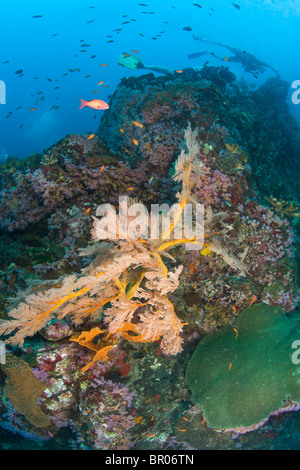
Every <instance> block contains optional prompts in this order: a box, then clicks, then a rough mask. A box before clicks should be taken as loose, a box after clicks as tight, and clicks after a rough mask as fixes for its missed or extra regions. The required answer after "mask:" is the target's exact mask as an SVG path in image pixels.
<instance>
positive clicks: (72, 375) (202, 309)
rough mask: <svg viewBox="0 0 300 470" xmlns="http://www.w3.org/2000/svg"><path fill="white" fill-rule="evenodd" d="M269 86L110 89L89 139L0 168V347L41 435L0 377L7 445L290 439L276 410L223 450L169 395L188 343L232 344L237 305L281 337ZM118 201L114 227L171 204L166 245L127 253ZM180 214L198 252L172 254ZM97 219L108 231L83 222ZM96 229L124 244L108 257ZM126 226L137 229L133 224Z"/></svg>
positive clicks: (282, 136) (279, 238)
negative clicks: (16, 441) (275, 323)
mask: <svg viewBox="0 0 300 470" xmlns="http://www.w3.org/2000/svg"><path fill="white" fill-rule="evenodd" d="M270 84H271V85H272V91H270V89H269V88H268V86H267V84H266V85H265V86H262V87H261V88H260V89H258V90H257V91H250V89H249V88H247V87H246V86H244V85H245V84H244V85H243V84H239V83H238V82H236V81H235V77H234V75H233V74H231V73H230V72H229V70H228V69H227V68H226V67H203V69H202V70H201V71H200V72H195V71H193V70H185V71H184V73H182V74H173V75H168V76H164V77H159V78H155V77H154V76H153V75H152V74H149V75H144V76H141V77H139V78H134V77H131V78H128V79H123V80H122V81H121V83H120V85H119V86H118V87H117V89H116V91H115V93H114V94H113V96H112V98H111V100H110V108H109V110H107V111H106V112H105V114H104V115H103V118H102V120H101V123H100V126H99V131H98V136H95V137H94V138H92V139H88V134H86V135H85V134H83V135H68V136H66V137H65V138H64V139H62V140H61V141H60V142H58V143H57V144H55V145H53V146H52V147H51V148H50V149H48V150H47V151H45V152H44V154H43V155H34V156H32V157H29V158H27V159H25V160H22V161H19V160H18V159H15V158H8V159H6V160H5V162H4V163H3V164H2V165H1V167H0V208H1V211H0V229H1V232H0V242H1V247H0V261H1V271H0V286H1V294H0V309H1V311H0V317H1V324H2V331H3V332H4V331H5V332H6V333H9V337H8V338H7V340H8V341H7V348H8V351H12V352H13V353H14V354H15V353H16V354H17V355H18V356H19V357H18V360H20V361H23V362H26V363H27V371H28V374H29V369H31V370H32V371H33V373H34V375H35V377H36V379H37V380H38V381H39V382H42V387H40V386H39V387H40V388H39V390H41V393H42V397H41V403H42V404H41V405H40V406H41V410H42V412H43V413H44V414H45V417H46V418H45V419H47V420H50V422H51V427H49V428H48V427H45V428H37V427H36V426H33V424H31V423H30V422H29V421H28V419H26V413H25V410H24V409H21V408H19V410H18V409H16V408H14V406H13V403H12V401H10V400H9V397H8V396H7V395H6V394H5V391H4V387H5V381H7V380H8V378H7V377H8V376H6V374H4V372H2V373H1V375H0V380H1V383H2V384H3V386H4V387H3V388H2V391H1V395H0V396H1V400H0V414H1V418H2V422H1V423H2V427H3V428H4V429H6V430H8V431H12V432H15V433H18V434H19V435H20V436H24V437H25V438H26V439H30V440H39V439H47V440H48V441H47V442H49V440H50V441H52V442H53V446H55V445H56V446H57V447H58V448H61V447H64V448H66V447H67V448H74V449H78V448H82V449H116V450H117V449H141V448H143V449H155V448H157V449H187V448H269V447H270V446H271V445H273V444H272V442H273V439H275V441H274V442H275V444H274V445H277V444H276V442H277V440H276V432H279V434H280V433H281V435H284V433H288V432H289V431H288V429H290V428H291V427H292V426H293V425H295V426H296V424H293V423H295V422H296V421H295V419H297V418H294V416H295V413H293V412H292V411H293V410H294V409H295V406H297V405H295V404H291V403H290V404H288V403H287V404H286V406H285V405H284V408H283V411H286V413H279V412H280V411H281V408H280V404H278V403H277V402H276V406H275V405H274V406H273V405H272V406H270V407H269V408H270V413H269V409H268V410H267V412H266V413H265V412H264V413H262V414H261V415H260V416H257V417H256V416H255V418H253V426H252V425H250V427H249V428H248V427H247V428H246V429H247V430H248V431H250V430H252V432H249V433H248V434H246V435H242V434H241V433H242V432H244V429H240V430H239V434H236V435H235V437H234V440H232V438H231V434H230V433H218V432H216V431H214V430H213V429H212V428H211V427H209V426H210V425H212V421H211V420H210V419H208V417H207V416H206V414H205V416H203V413H202V411H201V410H200V409H199V408H197V407H196V406H194V405H193V403H192V402H191V400H190V392H189V389H188V387H187V384H186V383H185V379H184V369H185V366H186V364H187V363H188V361H189V358H190V356H191V354H192V352H193V350H194V348H195V347H196V344H197V343H198V342H199V340H201V341H200V345H199V347H200V346H201V344H205V343H203V342H204V341H205V340H206V338H207V340H206V341H209V339H208V338H210V333H211V332H216V330H218V329H219V328H220V327H222V329H221V330H220V331H223V328H227V330H228V331H229V332H230V333H231V335H233V339H234V340H235V337H236V332H235V331H234V328H235V330H237V331H238V332H239V335H240V334H241V332H240V331H239V327H238V325H239V323H236V322H239V321H240V320H239V319H240V315H243V311H245V309H246V308H247V307H248V306H249V305H251V307H250V311H253V309H254V310H255V308H256V306H255V304H257V303H262V302H264V303H265V304H267V305H266V309H268V308H269V307H270V308H271V307H272V309H279V307H281V308H282V309H283V310H284V311H285V312H287V314H288V315H286V314H284V313H282V314H281V315H282V316H281V319H282V325H283V327H282V330H283V329H284V325H286V324H287V323H286V322H289V321H290V320H289V318H288V317H291V321H292V320H293V319H294V311H295V309H296V308H297V302H298V301H299V289H298V275H299V274H298V272H297V269H298V266H297V262H299V253H298V252H297V245H296V242H297V230H298V235H299V225H297V221H298V218H297V212H298V209H297V206H298V203H299V191H298V189H299V186H297V185H298V180H299V178H297V174H298V173H297V172H298V168H299V166H298V162H297V159H296V153H297V152H296V150H297V145H298V143H297V142H298V136H299V129H298V128H297V126H296V125H295V123H294V121H293V119H292V118H291V117H290V115H289V114H288V110H287V108H286V106H285V103H284V99H285V96H286V86H285V83H284V82H282V81H281V80H279V79H275V81H272V82H270ZM275 97H276V99H275ZM189 123H190V124H189ZM192 129H194V130H192ZM178 155H179V158H178ZM291 168H293V171H294V174H293V175H292V174H291V171H290V169H291ZM297 188H298V189H297ZM271 194H272V195H273V196H271ZM120 196H122V197H123V198H124V197H125V196H128V197H127V202H128V209H129V211H132V210H134V208H135V207H136V204H138V202H142V203H143V204H144V206H145V207H146V208H147V209H148V213H149V212H150V210H151V204H158V203H159V204H162V203H167V204H168V205H169V206H170V205H172V204H173V203H176V202H177V204H178V205H177V209H176V210H175V212H174V213H173V214H171V221H173V224H172V222H171V226H170V228H171V230H169V233H164V235H165V236H166V237H165V236H160V237H159V238H158V239H156V240H151V239H147V238H143V236H141V235H142V233H139V235H140V237H137V238H136V237H135V238H131V239H130V237H129V238H128V237H127V236H125V235H128V234H126V233H125V231H124V232H122V230H123V228H124V227H123V226H122V224H121V225H120V224H119V222H120V220H119V218H118V217H117V216H116V211H117V210H119V212H120V207H119V206H120V205H121V208H122V204H121V203H120V199H119V197H120ZM267 201H268V202H267ZM278 201H279V202H280V207H279V204H278V203H277V202H278ZM288 201H290V202H288ZM188 202H189V203H192V205H193V207H195V205H196V204H199V203H201V204H203V205H204V214H205V217H204V246H203V247H202V249H201V250H188V249H187V248H186V246H185V242H186V241H189V242H191V241H194V240H193V236H194V234H193V235H192V236H190V237H189V236H188V235H187V234H185V237H184V239H183V240H181V241H180V240H175V239H174V236H173V232H174V231H175V229H176V226H177V222H178V221H179V219H180V215H181V214H182V213H183V212H184V207H185V206H186V204H187V203H188ZM103 203H109V204H110V206H109V207H110V211H111V213H110V218H106V217H107V214H106V215H105V214H102V215H101V216H100V217H102V219H101V218H99V219H97V218H96V217H97V208H98V206H99V205H100V204H103ZM175 207H176V206H175ZM115 216H116V217H115ZM98 217H99V215H98ZM172 217H173V218H172ZM105 220H106V222H107V223H106V228H107V229H109V230H110V231H111V232H113V231H114V228H117V227H119V228H121V231H120V230H119V232H116V234H117V236H116V238H115V239H114V240H112V239H111V238H109V237H107V238H106V237H105V236H103V233H102V232H101V230H102V228H103V224H104V222H105ZM193 220H194V219H193ZM137 221H138V222H139V224H140V228H141V227H143V228H144V229H147V227H148V226H149V219H148V218H147V214H146V215H145V213H143V217H140V219H137V220H135V217H132V218H131V219H130V222H133V225H134V226H135V227H137V225H138V224H137ZM91 231H92V240H91ZM162 233H163V232H161V234H162ZM168 236H169V238H168ZM105 238H106V240H104V239H105ZM297 257H298V258H297ZM241 312H242V313H241ZM296 312H297V310H296ZM254 330H255V329H254ZM255 331H256V330H255ZM13 333H14V334H13ZM213 334H217V333H213ZM259 334H260V333H259V332H258V334H257V338H258V337H259ZM33 335H34V338H31V336H33ZM207 335H208V336H207ZM205 337H206V338H205ZM203 338H204V339H203ZM230 338H231V337H230ZM238 339H241V338H240V336H238ZM236 341H237V340H236ZM253 341H254V339H253ZM20 344H22V346H20ZM229 362H232V361H229ZM232 364H233V363H232ZM241 370H242V369H241ZM274 370H277V371H278V373H279V372H280V370H281V369H280V367H279V368H278V369H276V367H275V365H274ZM226 372H228V369H227V371H226ZM231 372H234V365H232V369H231V370H230V373H231ZM29 376H30V374H29ZM31 377H32V376H31ZM227 378H228V377H227V375H226V377H225V379H227ZM225 379H224V381H225ZM224 383H225V382H224ZM279 401H280V400H279ZM281 401H282V400H281ZM38 409H39V408H38ZM274 411H275V414H274ZM268 413H269V414H268ZM262 415H264V416H262ZM206 419H207V420H206ZM256 419H257V420H258V421H257V422H255V423H254V421H255V420H256ZM278 423H279V424H280V426H279V427H280V429H279V430H278V429H277V428H276V426H277V425H278ZM234 424H235V425H236V426H239V424H236V423H234ZM258 424H259V425H260V426H261V427H260V428H258V429H256V427H257V425H258ZM242 426H243V423H242ZM230 427H231V425H230V426H229V428H230ZM275 428H276V432H275ZM48 431H49V432H48ZM262 439H263V444H262ZM264 439H265V440H264Z"/></svg>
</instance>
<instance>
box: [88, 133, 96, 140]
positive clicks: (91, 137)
mask: <svg viewBox="0 0 300 470" xmlns="http://www.w3.org/2000/svg"><path fill="white" fill-rule="evenodd" d="M94 137H95V134H91V135H89V136H88V138H87V140H91V139H93V138H94Z"/></svg>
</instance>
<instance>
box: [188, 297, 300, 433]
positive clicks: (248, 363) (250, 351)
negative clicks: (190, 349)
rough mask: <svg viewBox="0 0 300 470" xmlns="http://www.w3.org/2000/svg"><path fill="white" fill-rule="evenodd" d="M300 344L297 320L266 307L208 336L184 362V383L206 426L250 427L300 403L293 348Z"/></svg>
mask: <svg viewBox="0 0 300 470" xmlns="http://www.w3.org/2000/svg"><path fill="white" fill-rule="evenodd" d="M299 340H300V320H298V321H297V319H295V318H288V317H287V316H286V315H285V312H284V311H283V310H282V309H281V308H280V307H271V306H270V305H267V304H264V303H261V304H256V305H252V306H251V307H248V308H246V309H245V310H243V312H242V313H241V314H240V315H239V317H238V319H237V322H236V324H235V325H233V326H228V325H226V326H224V327H223V328H221V329H220V330H218V331H216V332H213V333H211V334H209V335H208V336H206V337H205V338H204V339H203V340H202V341H201V342H200V343H199V345H198V346H197V348H196V350H195V351H194V353H193V356H192V357H191V359H190V361H189V363H188V366H187V370H186V382H187V384H188V386H189V388H190V390H191V392H192V401H193V402H194V403H195V404H196V405H197V406H198V407H199V408H200V409H201V410H202V411H203V414H204V416H205V418H206V420H207V424H208V426H210V427H212V428H218V429H233V428H240V427H249V426H253V425H255V424H256V423H259V422H260V421H262V420H264V419H266V418H267V417H268V416H269V414H270V413H273V412H275V411H276V410H278V409H279V408H282V407H283V406H284V405H285V403H284V401H285V400H291V401H292V402H299V401H300V365H297V364H296V362H298V361H296V360H295V358H297V355H298V356H300V354H298V352H297V349H293V348H292V344H293V342H294V341H299ZM294 347H295V344H294ZM298 349H299V346H298Z"/></svg>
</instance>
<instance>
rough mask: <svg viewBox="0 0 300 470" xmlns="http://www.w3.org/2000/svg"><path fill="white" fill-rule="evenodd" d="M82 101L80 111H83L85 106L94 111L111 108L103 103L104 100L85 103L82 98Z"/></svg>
mask: <svg viewBox="0 0 300 470" xmlns="http://www.w3.org/2000/svg"><path fill="white" fill-rule="evenodd" d="M80 101H81V107H80V108H79V109H82V108H84V107H85V106H88V107H89V108H92V109H99V110H103V109H108V108H109V105H108V104H107V103H105V101H102V100H91V101H84V100H82V99H81V98H80Z"/></svg>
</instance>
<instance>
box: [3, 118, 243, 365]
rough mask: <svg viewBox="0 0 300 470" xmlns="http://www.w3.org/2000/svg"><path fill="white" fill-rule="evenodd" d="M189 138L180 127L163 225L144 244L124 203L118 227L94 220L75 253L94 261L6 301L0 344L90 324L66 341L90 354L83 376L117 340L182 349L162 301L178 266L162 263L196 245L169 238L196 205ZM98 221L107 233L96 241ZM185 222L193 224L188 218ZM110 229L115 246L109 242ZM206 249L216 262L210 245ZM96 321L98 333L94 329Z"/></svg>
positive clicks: (176, 325)
mask: <svg viewBox="0 0 300 470" xmlns="http://www.w3.org/2000/svg"><path fill="white" fill-rule="evenodd" d="M196 135H197V132H196V131H192V130H191V127H190V126H188V128H187V129H186V131H185V144H186V150H182V151H181V153H180V155H179V158H178V160H177V163H176V167H175V176H174V179H175V180H176V181H177V182H179V183H181V185H182V190H181V191H180V192H179V193H178V194H177V199H178V204H177V205H176V206H175V209H174V208H173V211H171V210H170V211H169V214H168V215H169V219H168V220H169V224H163V223H162V217H161V215H159V216H158V220H159V221H160V224H159V230H158V236H157V237H152V238H151V237H150V238H147V237H144V236H143V234H144V232H145V231H147V229H148V228H149V225H150V220H149V215H148V214H147V213H143V211H142V209H141V211H140V212H139V214H138V215H137V214H135V215H134V216H130V208H132V207H133V206H134V205H135V204H137V201H134V200H129V208H128V213H129V216H128V218H127V221H126V224H125V223H124V221H123V220H121V214H119V215H118V216H117V215H116V214H115V212H114V211H110V210H109V209H108V210H107V211H106V212H105V214H106V215H105V216H104V217H103V218H102V219H98V218H95V219H94V227H93V230H92V238H93V242H94V244H93V245H91V246H89V247H87V248H86V249H84V250H82V255H84V256H87V255H94V256H95V259H94V261H93V262H92V263H91V264H90V265H89V266H88V267H87V268H85V269H84V270H83V271H82V273H81V274H80V275H70V276H65V277H63V278H61V279H58V280H57V281H50V282H49V281H48V282H47V283H42V284H40V285H38V286H35V287H34V288H33V287H32V286H30V287H29V288H28V289H27V290H26V291H25V292H22V293H21V294H20V295H19V296H18V297H17V298H16V299H14V300H13V308H12V309H11V310H10V311H9V313H8V315H9V316H10V317H11V320H6V321H2V322H1V324H0V334H5V335H11V334H12V333H14V335H11V336H10V337H9V338H8V340H7V342H8V343H10V344H13V345H16V344H19V345H22V344H23V342H24V339H25V338H26V337H28V336H32V335H34V334H35V333H36V332H37V331H39V330H41V329H42V328H43V327H45V326H46V325H47V323H48V322H49V321H50V320H52V319H55V318H56V319H63V318H64V317H65V316H66V315H68V316H69V317H70V319H71V320H72V322H73V323H74V325H80V324H82V323H83V322H85V321H86V320H89V321H90V322H91V323H92V324H93V325H94V327H93V328H92V329H91V330H90V331H81V332H80V333H77V334H74V336H73V337H72V338H71V340H73V341H77V342H78V343H79V344H81V345H82V346H85V347H87V348H89V349H91V350H93V351H95V356H94V358H93V360H92V361H90V362H89V363H88V364H87V365H86V367H85V368H84V370H87V369H88V368H89V367H90V365H91V364H92V363H93V362H95V361H97V360H99V359H102V360H105V359H106V358H107V354H108V352H109V350H110V349H111V348H112V347H114V345H115V344H116V343H117V341H118V338H120V337H122V338H125V339H126V340H129V341H132V342H148V341H151V342H153V341H157V340H160V347H161V349H162V351H163V352H164V353H166V354H170V355H175V354H177V353H178V352H180V351H181V350H182V346H181V344H182V338H181V336H180V333H181V332H182V329H183V326H184V325H183V324H182V323H181V321H180V320H179V319H178V317H177V315H176V313H175V311H174V306H173V304H172V303H171V301H170V300H169V298H168V294H169V293H171V292H173V291H174V290H175V289H176V288H177V286H178V283H179V275H180V273H181V270H182V266H179V267H177V268H175V270H174V271H171V272H170V271H169V270H168V268H167V266H166V264H165V262H164V260H163V258H168V259H170V260H171V261H172V262H175V259H174V258H173V257H172V256H171V255H170V254H169V253H168V251H169V250H170V249H172V248H173V247H174V246H177V245H179V244H182V243H192V244H196V243H198V244H199V236H198V232H197V236H196V235H195V231H194V230H192V229H190V231H188V230H185V231H184V236H183V237H182V238H180V237H175V236H174V233H175V231H176V229H177V226H178V224H179V221H181V216H182V214H183V212H184V210H185V208H186V205H187V203H189V204H190V205H191V206H192V209H194V208H195V205H196V201H194V200H193V198H192V197H191V189H192V187H193V185H194V184H195V182H196V181H197V179H198V178H201V175H202V171H201V166H202V164H201V162H200V161H199V159H198V157H199V146H198V143H197V140H196ZM111 207H112V206H111ZM102 215H104V214H102ZM213 219H214V217H213V215H212V214H211V213H208V215H207V221H209V223H210V224H211V225H214V223H213ZM105 220H106V221H107V224H106V230H107V231H106V235H105V232H104V235H103V227H104V225H105V224H103V221H105ZM164 220H166V219H164ZM192 221H193V224H194V225H195V213H194V212H193V211H192ZM133 222H134V225H135V227H140V229H141V234H140V235H139V236H136V235H135V236H133V235H132V234H131V233H130V230H128V227H129V226H130V225H132V223H133ZM198 228H199V227H198ZM205 228H206V234H205V237H206V239H207V237H208V236H209V235H210V232H209V227H205ZM113 229H114V230H115V239H113V240H112V239H111V232H112V231H113ZM200 229H201V227H200ZM203 232H204V229H203V228H202V232H201V230H200V235H203V237H204V233H203ZM200 238H201V236H200ZM212 241H213V240H212ZM205 245H206V246H209V245H207V243H206V244H205ZM212 249H213V250H214V251H216V252H218V253H220V254H221V256H223V255H224V253H223V252H222V250H221V248H220V247H219V246H217V245H216V243H213V245H212ZM225 254H226V252H225ZM224 259H225V258H224ZM230 261H232V260H230ZM233 264H234V263H233ZM236 267H241V264H239V263H236ZM103 319H104V324H105V328H104V329H103V328H99V325H100V324H103Z"/></svg>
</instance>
